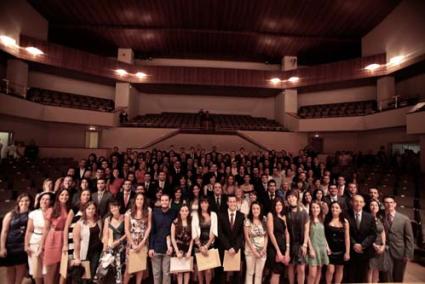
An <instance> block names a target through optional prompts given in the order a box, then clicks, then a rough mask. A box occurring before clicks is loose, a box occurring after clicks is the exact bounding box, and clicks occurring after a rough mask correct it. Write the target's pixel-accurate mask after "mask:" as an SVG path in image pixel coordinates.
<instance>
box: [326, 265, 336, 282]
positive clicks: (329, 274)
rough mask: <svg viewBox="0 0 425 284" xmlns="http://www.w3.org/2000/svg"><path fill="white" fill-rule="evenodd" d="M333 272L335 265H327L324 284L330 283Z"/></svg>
mask: <svg viewBox="0 0 425 284" xmlns="http://www.w3.org/2000/svg"><path fill="white" fill-rule="evenodd" d="M334 272H335V265H333V264H329V265H328V268H327V269H326V284H331V283H332V278H333V276H334Z"/></svg>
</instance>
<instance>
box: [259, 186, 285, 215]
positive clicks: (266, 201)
mask: <svg viewBox="0 0 425 284" xmlns="http://www.w3.org/2000/svg"><path fill="white" fill-rule="evenodd" d="M276 197H280V198H282V199H283V196H282V192H281V191H280V190H277V191H276V192H275V194H274V199H276ZM274 199H273V200H271V199H270V196H269V192H268V191H264V192H263V193H262V194H260V196H259V197H258V201H259V202H261V204H262V205H263V211H264V214H267V213H269V212H271V211H272V207H273V202H274Z"/></svg>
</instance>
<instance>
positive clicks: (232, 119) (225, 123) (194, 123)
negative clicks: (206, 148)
mask: <svg viewBox="0 0 425 284" xmlns="http://www.w3.org/2000/svg"><path fill="white" fill-rule="evenodd" d="M123 126H133V127H159V128H183V129H204V128H206V129H211V130H260V131H285V129H284V128H283V127H282V126H281V125H280V124H279V123H277V122H276V121H274V120H270V119H267V118H263V117H252V116H250V115H228V114H209V115H208V117H207V118H201V116H200V115H199V114H198V113H171V112H164V113H161V114H146V115H139V116H136V117H135V118H134V120H133V121H131V122H128V123H124V124H123Z"/></svg>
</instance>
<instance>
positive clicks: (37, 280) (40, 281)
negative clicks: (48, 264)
mask: <svg viewBox="0 0 425 284" xmlns="http://www.w3.org/2000/svg"><path fill="white" fill-rule="evenodd" d="M34 280H35V284H43V278H35V279H34Z"/></svg>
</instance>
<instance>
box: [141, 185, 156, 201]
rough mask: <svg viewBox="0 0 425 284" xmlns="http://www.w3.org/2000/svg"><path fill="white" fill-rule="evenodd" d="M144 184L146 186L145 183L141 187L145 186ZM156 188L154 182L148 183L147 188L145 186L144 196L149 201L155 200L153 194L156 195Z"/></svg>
mask: <svg viewBox="0 0 425 284" xmlns="http://www.w3.org/2000/svg"><path fill="white" fill-rule="evenodd" d="M145 184H146V183H143V186H145ZM157 187H158V185H157V183H156V182H154V181H150V182H149V186H148V187H146V186H145V192H146V195H147V196H148V197H149V198H150V199H153V198H155V193H156V189H157Z"/></svg>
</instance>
